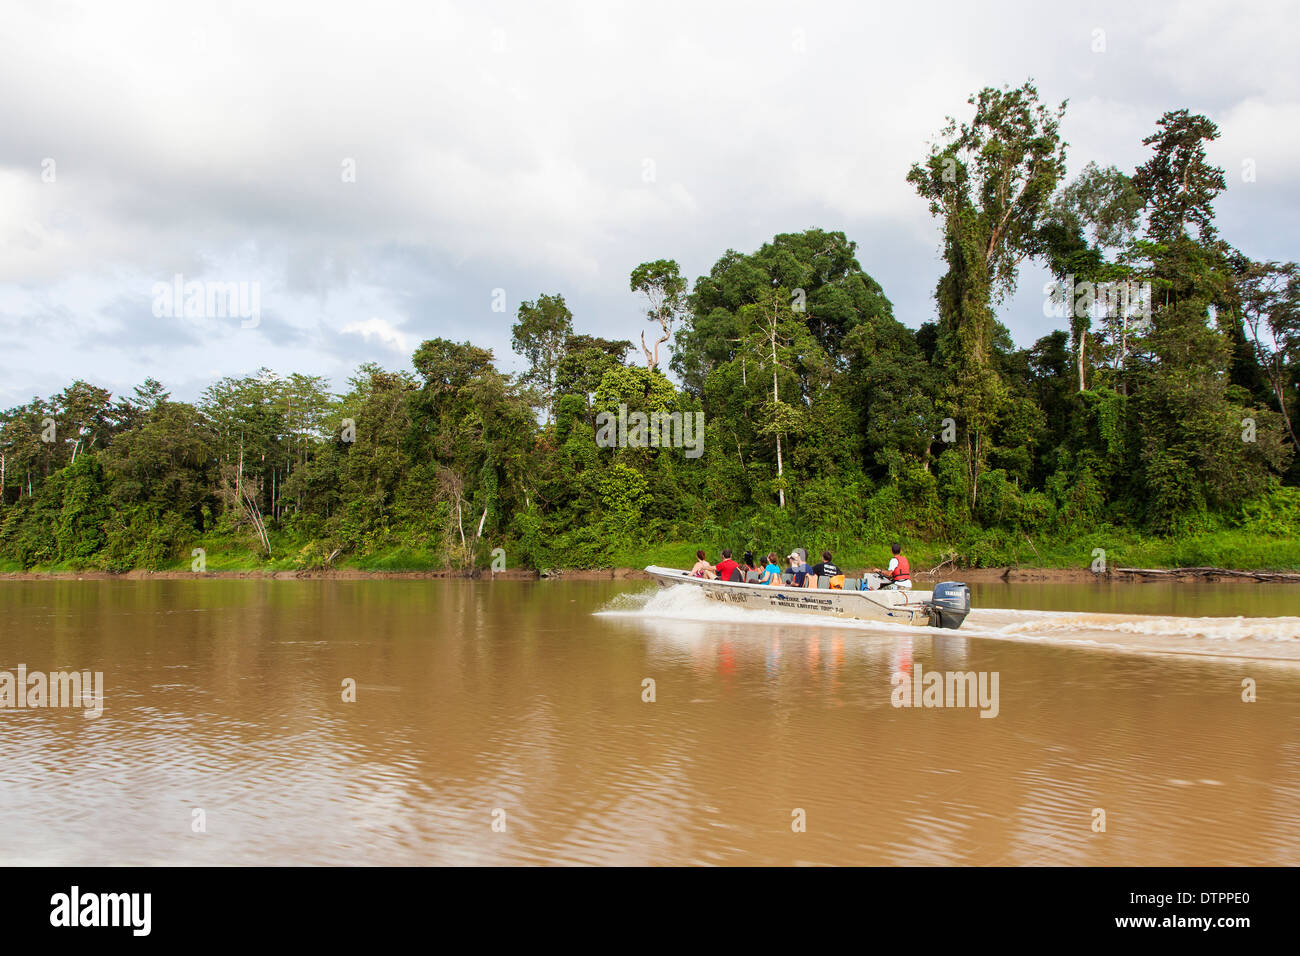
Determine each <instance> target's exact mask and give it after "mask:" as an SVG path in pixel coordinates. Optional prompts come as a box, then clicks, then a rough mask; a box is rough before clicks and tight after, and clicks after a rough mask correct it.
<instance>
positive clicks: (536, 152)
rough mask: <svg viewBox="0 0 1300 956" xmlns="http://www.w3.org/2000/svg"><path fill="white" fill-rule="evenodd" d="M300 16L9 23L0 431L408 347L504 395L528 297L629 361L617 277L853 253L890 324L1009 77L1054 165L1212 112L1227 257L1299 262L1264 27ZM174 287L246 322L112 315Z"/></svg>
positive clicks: (123, 10)
mask: <svg viewBox="0 0 1300 956" xmlns="http://www.w3.org/2000/svg"><path fill="white" fill-rule="evenodd" d="M300 10H301V12H302V14H303V15H301V16H298V15H294V14H293V7H292V6H289V7H280V8H277V11H278V12H276V13H270V12H268V11H266V10H264V9H262V8H258V7H256V6H243V7H239V8H237V9H234V10H231V9H229V8H226V7H215V6H214V7H211V8H206V7H200V6H184V7H179V8H178V7H176V6H175V5H174V4H167V3H162V2H142V3H137V4H132V5H128V6H125V7H120V6H119V7H114V6H112V5H103V4H95V3H89V2H80V3H75V2H74V3H61V4H57V5H48V4H45V5H37V4H31V5H27V4H10V5H9V7H8V8H7V10H6V29H5V31H4V32H3V33H2V34H0V83H3V84H5V86H6V88H9V89H17V90H24V91H31V95H20V96H12V97H7V98H4V99H3V101H0V128H3V129H4V130H5V136H4V137H2V138H0V341H2V342H4V343H5V347H6V351H7V354H6V356H5V362H4V364H5V366H6V368H7V370H8V371H7V375H6V377H5V379H4V380H3V381H0V404H7V403H9V402H12V401H17V400H22V399H25V398H26V397H27V396H28V395H29V394H30V392H31V391H32V390H33V389H35V388H38V387H39V388H46V387H47V385H46V384H45V383H48V382H52V381H59V382H61V381H65V380H67V379H69V378H70V377H73V376H76V375H80V376H82V377H91V378H93V377H95V376H99V377H101V378H102V379H103V380H104V381H109V380H112V381H117V382H124V383H137V382H139V381H141V380H143V378H144V377H145V376H147V375H154V376H155V377H163V376H164V373H165V374H167V375H170V376H172V380H174V381H175V382H177V383H196V382H201V381H202V380H203V378H204V376H205V375H207V373H208V371H209V370H210V369H211V368H213V367H217V368H220V369H222V370H223V373H224V374H236V373H238V372H240V371H252V370H255V369H256V368H257V367H259V366H261V365H268V366H272V367H277V368H279V369H281V370H282V371H286V372H288V371H304V372H310V373H313V374H324V375H328V376H331V377H332V378H334V380H335V381H336V384H341V383H342V381H343V379H344V378H345V377H346V375H347V374H348V373H349V371H350V370H351V369H352V368H355V365H356V363H357V362H359V361H365V360H374V361H380V362H382V363H384V364H387V365H389V366H390V367H392V366H394V365H397V366H405V365H406V364H407V361H408V359H409V349H410V348H412V347H414V345H416V344H418V342H419V341H421V340H422V339H424V338H429V337H432V336H444V337H447V338H451V339H455V340H457V341H464V340H467V339H468V340H472V341H474V342H476V343H478V344H481V345H484V346H488V347H491V348H493V349H494V351H495V352H496V354H497V357H498V359H499V360H500V361H501V362H502V363H503V365H505V366H506V367H512V365H513V364H515V363H517V359H516V357H514V356H512V355H511V354H510V352H509V340H510V325H511V323H512V322H513V321H514V310H515V309H517V307H518V303H519V302H520V301H523V300H525V299H531V298H534V297H535V296H536V295H538V294H539V293H542V292H559V293H561V294H563V295H565V297H566V299H567V300H568V301H569V303H570V306H571V307H572V308H573V309H574V312H575V320H576V324H577V325H578V327H579V328H581V329H583V330H587V331H591V332H594V333H597V334H604V335H609V336H618V337H625V338H633V339H635V338H636V337H637V335H638V333H639V331H640V329H641V327H642V325H643V322H644V319H643V316H642V315H641V313H640V310H639V304H638V303H637V301H636V299H635V297H634V296H633V295H632V294H631V292H630V291H629V289H628V274H629V272H630V271H631V270H632V268H634V267H635V266H636V265H637V264H638V263H640V262H642V261H646V260H650V259H657V258H663V257H672V258H676V259H677V260H678V261H679V262H680V263H681V265H682V268H683V272H684V273H686V274H687V275H691V276H698V275H701V274H705V273H707V272H708V271H709V269H710V267H711V266H712V265H713V263H714V262H715V261H716V259H717V258H718V257H719V256H720V255H721V254H722V253H723V252H724V251H725V250H727V249H729V248H734V249H739V250H746V251H748V250H753V249H755V248H757V247H758V246H759V245H760V244H762V243H763V242H764V241H767V240H769V239H771V237H772V236H773V235H774V234H776V233H778V232H789V231H795V230H799V229H804V228H808V227H811V226H818V227H822V228H827V229H841V230H844V231H845V232H847V233H848V235H849V237H850V238H851V239H854V240H856V241H857V242H858V243H859V250H860V259H861V261H862V263H863V266H864V267H865V268H866V269H867V271H868V272H870V273H872V274H873V275H874V276H875V278H876V279H877V280H879V281H880V282H881V283H882V285H883V286H884V289H885V293H886V294H887V295H888V296H889V297H890V298H891V299H892V300H893V302H894V304H895V310H896V314H897V315H898V316H899V318H900V319H902V320H903V321H905V322H907V323H908V324H909V325H913V326H915V325H917V324H919V323H920V322H922V321H925V320H926V319H928V318H930V317H931V316H932V315H933V308H934V306H933V291H934V286H935V282H936V281H937V279H938V277H939V274H940V272H941V270H942V263H941V261H940V260H939V258H938V255H937V251H938V247H939V238H940V237H939V231H938V225H937V223H935V222H934V221H933V220H932V219H931V217H930V216H929V213H928V211H927V209H926V204H925V203H924V202H923V201H922V200H920V199H919V198H918V197H917V196H916V195H915V193H914V191H913V190H912V189H911V187H910V186H909V185H908V184H907V182H906V181H905V177H906V173H907V170H908V167H909V166H910V164H911V163H912V162H914V161H916V160H917V159H920V158H922V157H923V156H924V154H925V151H926V145H927V142H928V141H929V140H930V139H932V138H933V137H934V136H935V135H936V134H937V132H938V131H939V129H940V128H941V127H942V126H943V125H944V122H945V118H946V117H947V116H949V115H955V116H966V115H968V111H969V108H968V107H967V105H966V98H967V97H968V96H969V95H970V94H971V93H973V92H974V91H976V90H977V89H979V88H980V87H982V86H984V85H1001V84H1004V83H1010V84H1018V83H1020V82H1023V81H1024V79H1025V78H1026V77H1029V76H1032V77H1034V79H1035V81H1036V82H1037V84H1038V87H1039V90H1040V92H1041V94H1042V96H1043V98H1044V99H1045V100H1046V101H1048V102H1050V103H1056V102H1059V101H1060V100H1061V99H1064V98H1067V97H1068V98H1069V99H1070V106H1069V109H1068V111H1067V114H1066V120H1065V123H1064V125H1063V133H1064V135H1065V138H1066V139H1067V140H1068V141H1069V143H1070V166H1071V169H1072V170H1073V171H1077V170H1078V169H1080V168H1082V166H1083V165H1084V163H1086V162H1087V161H1089V160H1096V161H1098V162H1100V163H1102V164H1103V165H1106V164H1110V163H1115V164H1117V165H1119V166H1121V168H1127V169H1131V168H1132V167H1133V166H1134V165H1135V164H1136V163H1138V162H1141V161H1142V158H1143V157H1144V147H1143V146H1142V144H1141V139H1142V137H1143V136H1145V135H1147V134H1148V133H1149V132H1150V131H1151V130H1152V129H1153V127H1154V123H1155V120H1156V119H1157V118H1158V117H1159V115H1160V114H1161V113H1162V112H1164V111H1165V110H1166V109H1176V108H1179V107H1184V106H1185V107H1187V108H1189V109H1192V110H1195V111H1204V112H1207V114H1208V115H1210V116H1211V118H1213V119H1215V120H1216V121H1218V122H1220V123H1221V125H1222V127H1223V130H1224V136H1223V139H1222V140H1221V141H1220V142H1219V143H1217V144H1215V145H1214V147H1213V149H1212V151H1211V155H1212V157H1213V158H1214V159H1215V161H1216V162H1219V163H1220V164H1222V165H1224V166H1225V168H1226V169H1227V170H1228V173H1229V182H1230V185H1229V190H1228V192H1227V193H1226V194H1225V195H1224V196H1223V197H1222V198H1221V200H1220V202H1219V212H1220V225H1221V228H1222V231H1223V232H1224V234H1225V237H1226V238H1228V239H1229V241H1232V242H1234V243H1236V244H1237V245H1239V246H1241V247H1242V248H1244V249H1247V250H1248V251H1250V252H1251V253H1252V254H1254V255H1257V256H1264V257H1268V258H1281V259H1293V258H1297V257H1298V256H1297V252H1296V248H1295V246H1296V238H1297V235H1296V226H1295V225H1293V223H1294V222H1296V221H1297V219H1298V218H1300V217H1297V215H1296V212H1297V205H1300V194H1298V193H1297V187H1296V185H1295V183H1297V182H1300V177H1297V176H1296V173H1297V172H1298V170H1297V169H1296V164H1297V162H1300V150H1297V148H1296V146H1297V145H1300V144H1297V143H1296V135H1297V134H1296V132H1295V131H1296V130H1297V129H1300V125H1298V124H1297V123H1296V120H1297V119H1298V118H1300V115H1298V111H1300V79H1298V78H1297V76H1296V75H1295V72H1294V70H1292V69H1291V61H1292V59H1293V56H1292V54H1291V51H1290V49H1289V46H1290V37H1291V36H1292V35H1294V33H1295V27H1296V25H1297V24H1296V21H1297V20H1298V19H1300V13H1297V12H1295V11H1292V10H1290V9H1287V8H1278V7H1275V6H1270V5H1266V4H1252V3H1232V4H1229V3H1192V4H1183V3H1172V2H1171V3H1155V4H1142V5H1135V4H1132V3H1131V2H1124V3H1119V2H1108V3H1101V4H1095V5H1091V6H1090V7H1089V8H1088V9H1087V10H1086V11H1084V10H1066V9H1058V8H1044V7H1042V6H1041V5H1038V4H1033V3H1029V2H1020V0H1004V2H1001V3H994V4H987V5H981V6H979V7H978V8H976V7H974V6H971V5H968V4H960V3H951V4H948V5H946V6H944V7H943V8H942V9H936V8H933V7H932V6H927V7H924V8H919V7H914V6H913V7H908V6H905V5H893V6H886V7H872V6H864V5H861V4H855V3H852V2H849V0H843V2H825V3H816V2H814V3H810V4H806V5H798V6H794V5H791V4H788V3H776V2H758V3H755V4H751V5H747V6H746V7H745V9H744V11H743V15H740V14H738V13H736V11H735V10H734V9H730V8H726V7H723V6H717V7H709V6H707V5H705V6H701V5H699V4H694V3H685V2H672V0H666V2H665V3H662V4H659V5H657V6H656V8H655V16H653V17H647V16H646V15H645V11H644V8H642V7H637V6H626V7H624V6H606V5H603V4H598V3H564V4H556V5H552V4H548V5H546V6H545V8H544V9H543V8H541V7H535V6H533V5H529V4H523V3H496V4H491V5H484V6H470V7H463V6H461V7H458V6H456V5H453V4H451V3H439V2H434V3H431V4H428V5H411V4H405V3H399V2H395V0H394V2H389V0H374V2H372V3H369V4H366V5H364V6H362V7H358V6H357V5H355V4H353V3H344V2H341V0H321V2H316V3H310V4H307V3H303V4H302V5H301V7H300ZM1098 30H1101V31H1103V33H1104V38H1105V43H1104V49H1102V50H1100V51H1098V50H1096V45H1097V44H1096V36H1097V34H1096V31H1098ZM1247 158H1254V159H1255V160H1256V161H1257V162H1256V166H1257V178H1256V180H1255V181H1254V182H1251V183H1246V182H1243V181H1242V179H1241V174H1240V173H1241V169H1242V161H1243V160H1244V159H1247ZM45 160H53V163H54V165H53V172H54V176H53V178H52V179H51V178H50V177H49V176H48V175H45V174H46V169H47V167H46V166H45V165H44V161H45ZM353 172H355V176H353V175H352V173H353ZM176 273H182V274H184V275H185V276H187V277H194V278H196V279H200V280H211V281H258V282H260V283H261V287H262V289H263V311H264V315H263V318H262V322H261V324H260V327H259V328H256V329H241V328H239V325H238V323H231V322H221V321H208V322H193V323H183V322H172V323H160V322H158V321H155V320H153V319H152V317H151V316H149V315H139V314H137V312H136V311H135V306H134V305H132V304H131V303H134V302H136V301H138V299H139V296H140V295H142V294H143V293H142V292H141V291H140V290H141V289H143V290H147V289H148V288H149V287H150V286H151V284H152V283H154V282H157V281H165V280H166V279H168V278H169V277H171V276H172V275H174V274H176ZM1032 273H1033V268H1032V267H1031V268H1030V269H1029V270H1028V271H1027V272H1026V277H1025V280H1024V283H1022V291H1023V286H1025V285H1028V286H1031V287H1033V288H1034V290H1035V291H1033V294H1032V295H1030V296H1029V297H1028V298H1026V297H1025V296H1024V295H1021V296H1017V297H1016V298H1015V299H1013V300H1012V301H1011V302H1010V303H1008V305H1007V306H1006V307H1005V309H1004V310H1003V318H1004V321H1006V322H1007V324H1008V325H1009V326H1010V327H1011V328H1012V330H1013V332H1014V333H1015V335H1016V336H1017V339H1018V340H1019V341H1021V342H1022V344H1027V343H1028V342H1031V341H1032V340H1033V339H1034V338H1036V337H1037V336H1039V335H1042V334H1045V333H1046V332H1047V331H1049V330H1050V328H1051V324H1052V323H1051V321H1050V320H1048V319H1046V318H1044V317H1043V316H1042V315H1041V303H1040V302H1039V301H1038V300H1039V298H1040V296H1039V295H1038V293H1037V291H1036V289H1037V287H1038V286H1041V283H1037V284H1035V283H1036V279H1034V277H1033V275H1032ZM498 288H499V289H504V290H505V293H506V297H507V300H508V302H509V304H510V308H509V309H508V310H507V311H506V312H504V313H502V312H498V311H492V309H491V305H490V304H491V301H492V295H493V290H495V289H498ZM376 316H383V317H384V318H383V319H382V320H377V319H375V317H376ZM381 321H382V323H383V325H380V324H376V323H379V322H381ZM404 350H406V351H405V354H400V353H402V352H403V351H404ZM189 387H191V385H188V384H186V385H180V384H178V385H177V388H178V389H184V388H189ZM177 397H178V398H189V397H193V395H190V394H186V393H184V392H183V391H178V395H177Z"/></svg>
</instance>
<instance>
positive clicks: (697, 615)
mask: <svg viewBox="0 0 1300 956" xmlns="http://www.w3.org/2000/svg"><path fill="white" fill-rule="evenodd" d="M596 614H597V615H598V616H600V617H606V618H625V619H628V620H638V619H639V620H654V621H665V620H669V621H671V620H680V621H693V622H705V623H709V622H714V623H718V624H736V625H746V626H748V625H756V624H757V625H779V626H781V627H782V628H789V627H817V628H827V627H830V628H842V629H845V630H851V631H860V632H864V633H869V634H872V635H880V634H897V635H910V634H925V635H929V636H932V637H939V636H943V637H954V638H970V639H980V638H983V639H991V640H999V641H1014V642H1020V643H1027V644H1039V643H1041V644H1050V645H1061V646H1074V647H1087V648H1093V649H1097V650H1115V651H1122V652H1129V653H1156V654H1176V655H1191V656H1210V657H1231V658H1246V659H1256V660H1273V661H1296V662H1300V617H1176V616H1169V617H1161V616H1157V615H1145V614H1104V613H1097V612H1092V611H1088V612H1077V613H1075V612H1063V611H1030V610H1017V609H1002V608H977V609H974V610H972V611H971V613H970V616H969V617H968V618H967V619H966V621H965V623H964V624H963V625H962V627H961V628H960V629H959V630H956V631H947V630H945V631H936V630H935V629H934V628H932V627H914V626H909V625H902V624H886V623H882V622H875V621H858V620H851V619H843V618H832V617H822V616H821V615H814V614H800V613H796V612H786V611H769V610H757V609H747V608H743V607H739V606H737V605H732V604H723V603H721V602H718V601H711V600H709V599H708V598H706V597H705V596H704V594H703V592H702V591H700V590H699V589H698V588H695V587H691V586H689V585H685V584H679V585H676V586H674V587H668V588H655V589H654V590H651V591H641V592H636V593H630V594H620V595H618V596H617V597H615V598H614V599H613V600H612V601H610V602H609V603H608V604H606V605H605V606H604V607H603V608H601V609H600V610H599V611H597V612H596Z"/></svg>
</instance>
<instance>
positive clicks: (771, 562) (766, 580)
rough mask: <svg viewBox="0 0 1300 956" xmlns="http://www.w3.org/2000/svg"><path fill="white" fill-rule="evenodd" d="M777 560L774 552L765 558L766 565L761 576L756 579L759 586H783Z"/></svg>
mask: <svg viewBox="0 0 1300 956" xmlns="http://www.w3.org/2000/svg"><path fill="white" fill-rule="evenodd" d="M777 560H778V558H777V556H776V552H775V551H772V552H770V553H769V554H768V556H767V565H766V567H764V568H763V574H762V576H761V577H760V578H759V579H758V583H759V584H784V583H785V581H784V579H782V577H781V565H779V564H777V563H776V562H777Z"/></svg>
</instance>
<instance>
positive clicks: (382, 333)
mask: <svg viewBox="0 0 1300 956" xmlns="http://www.w3.org/2000/svg"><path fill="white" fill-rule="evenodd" d="M339 334H341V335H359V336H361V337H362V338H363V339H365V340H366V341H367V342H370V341H372V340H373V341H376V342H378V343H379V344H381V345H383V346H384V347H385V348H388V349H392V350H393V351H394V352H396V353H398V354H399V355H402V356H408V355H410V354H411V351H412V348H413V343H411V341H410V340H409V339H408V338H407V337H406V336H405V335H404V334H402V333H401V332H400V331H398V330H397V329H395V328H393V326H392V324H390V323H389V322H388V321H387V320H385V319H380V318H373V317H372V318H369V319H366V320H365V321H363V322H349V323H348V324H347V325H345V326H343V328H341V329H339Z"/></svg>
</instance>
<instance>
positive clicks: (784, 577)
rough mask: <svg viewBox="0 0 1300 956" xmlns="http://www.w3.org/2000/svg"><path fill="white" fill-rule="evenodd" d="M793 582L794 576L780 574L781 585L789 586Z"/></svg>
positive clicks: (786, 572) (783, 572) (788, 573)
mask: <svg viewBox="0 0 1300 956" xmlns="http://www.w3.org/2000/svg"><path fill="white" fill-rule="evenodd" d="M793 580H794V575H793V574H791V573H790V572H789V571H782V572H781V582H782V583H783V584H789V583H790V582H791V581H793Z"/></svg>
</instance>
